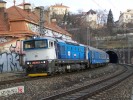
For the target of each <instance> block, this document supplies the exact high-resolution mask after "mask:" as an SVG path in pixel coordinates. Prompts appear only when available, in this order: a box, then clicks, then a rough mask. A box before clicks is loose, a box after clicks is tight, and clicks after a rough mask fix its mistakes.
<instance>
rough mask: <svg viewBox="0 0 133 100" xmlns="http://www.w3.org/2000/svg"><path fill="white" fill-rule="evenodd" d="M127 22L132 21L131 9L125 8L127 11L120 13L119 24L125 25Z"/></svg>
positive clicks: (132, 10) (132, 11)
mask: <svg viewBox="0 0 133 100" xmlns="http://www.w3.org/2000/svg"><path fill="white" fill-rule="evenodd" d="M127 23H133V9H127V11H125V12H123V13H120V17H119V26H120V27H121V26H123V27H124V26H125V24H127Z"/></svg>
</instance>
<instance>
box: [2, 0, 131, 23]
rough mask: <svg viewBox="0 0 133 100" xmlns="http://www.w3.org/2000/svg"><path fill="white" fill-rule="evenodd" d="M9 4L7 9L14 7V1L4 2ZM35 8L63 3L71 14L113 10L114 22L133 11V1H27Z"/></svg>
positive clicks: (17, 1)
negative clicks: (127, 12) (91, 10)
mask: <svg viewBox="0 0 133 100" xmlns="http://www.w3.org/2000/svg"><path fill="white" fill-rule="evenodd" d="M4 1H6V2H7V7H10V6H12V5H13V0H4ZM22 2H23V0H16V5H17V4H19V3H22ZM25 2H30V3H31V4H34V5H35V6H50V5H54V4H57V3H58V4H59V3H62V4H63V5H65V6H68V7H70V11H71V12H75V13H76V12H77V11H78V10H79V9H80V10H83V11H85V12H86V11H89V10H90V9H94V10H97V9H101V10H105V9H106V10H107V11H108V10H109V9H111V10H112V13H113V16H114V20H115V21H116V20H118V18H119V15H120V11H122V12H124V11H126V10H127V9H133V0H25Z"/></svg>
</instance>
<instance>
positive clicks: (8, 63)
mask: <svg viewBox="0 0 133 100" xmlns="http://www.w3.org/2000/svg"><path fill="white" fill-rule="evenodd" d="M21 49H22V48H21V41H20V40H17V41H16V43H15V44H14V45H13V44H11V45H10V47H9V51H10V53H7V52H3V53H1V54H0V72H10V71H20V70H22V67H21V66H20V63H19V54H20V53H22V50H21Z"/></svg>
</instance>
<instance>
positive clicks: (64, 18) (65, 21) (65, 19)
mask: <svg viewBox="0 0 133 100" xmlns="http://www.w3.org/2000/svg"><path fill="white" fill-rule="evenodd" d="M63 23H64V24H65V23H67V10H66V11H65V14H64V17H63Z"/></svg>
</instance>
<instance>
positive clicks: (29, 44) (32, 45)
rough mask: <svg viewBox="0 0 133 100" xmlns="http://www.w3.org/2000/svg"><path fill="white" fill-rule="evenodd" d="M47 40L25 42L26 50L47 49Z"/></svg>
mask: <svg viewBox="0 0 133 100" xmlns="http://www.w3.org/2000/svg"><path fill="white" fill-rule="evenodd" d="M46 47H47V40H31V41H24V49H37V48H46Z"/></svg>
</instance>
